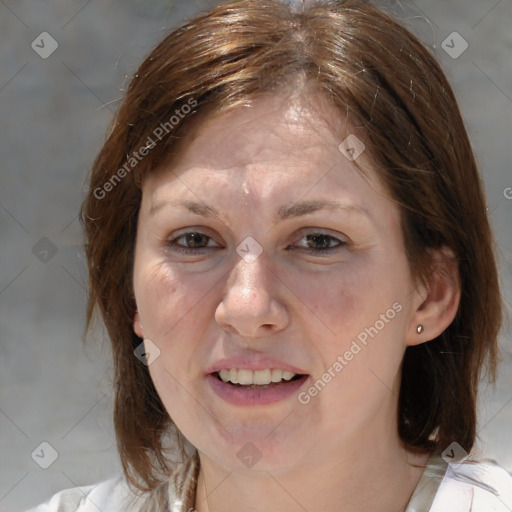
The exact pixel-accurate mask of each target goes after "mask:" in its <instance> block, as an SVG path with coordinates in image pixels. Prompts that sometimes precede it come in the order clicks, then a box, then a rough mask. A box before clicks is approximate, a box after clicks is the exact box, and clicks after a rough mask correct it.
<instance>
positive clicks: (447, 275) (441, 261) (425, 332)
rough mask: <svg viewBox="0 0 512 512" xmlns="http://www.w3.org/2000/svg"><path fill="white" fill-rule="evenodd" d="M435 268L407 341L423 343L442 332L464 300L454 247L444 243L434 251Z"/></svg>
mask: <svg viewBox="0 0 512 512" xmlns="http://www.w3.org/2000/svg"><path fill="white" fill-rule="evenodd" d="M431 255H432V266H433V272H432V274H431V275H430V276H429V278H428V285H427V288H426V297H425V294H423V297H424V299H422V300H420V301H419V302H420V303H419V305H418V307H417V309H416V312H415V313H414V315H413V317H412V319H411V323H410V325H409V331H408V333H407V336H406V344H407V345H419V344H420V343H425V342H427V341H430V340H433V339H434V338H436V337H437V336H439V335H440V334H441V333H442V332H443V331H444V330H446V329H447V327H448V326H449V325H450V324H451V323H452V321H453V319H454V318H455V315H456V314H457V310H458V308H459V302H460V277H459V268H458V263H457V260H456V258H455V255H454V254H453V251H452V250H451V249H449V248H447V247H442V248H440V249H436V250H434V251H431ZM420 299H421V298H420Z"/></svg>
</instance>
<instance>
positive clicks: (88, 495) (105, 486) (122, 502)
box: [27, 476, 139, 512]
mask: <svg viewBox="0 0 512 512" xmlns="http://www.w3.org/2000/svg"><path fill="white" fill-rule="evenodd" d="M138 501H139V497H138V496H137V495H135V494H134V493H133V492H132V491H131V490H130V488H129V487H128V484H127V483H126V481H125V479H124V478H123V477H122V476H118V477H116V478H111V479H110V480H105V481H103V482H100V483H98V484H95V485H89V486H86V487H73V488H70V489H65V490H63V491H60V492H58V493H57V494H55V495H54V496H52V497H51V498H50V499H49V500H48V501H47V502H45V503H42V504H41V505H38V506H37V507H35V508H32V509H30V510H28V511H27V512H98V510H101V511H102V512H119V511H121V510H122V511H125V510H127V511H128V510H131V508H130V507H133V506H134V505H135V504H136V503H137V502H138Z"/></svg>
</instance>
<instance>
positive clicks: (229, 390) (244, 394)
mask: <svg viewBox="0 0 512 512" xmlns="http://www.w3.org/2000/svg"><path fill="white" fill-rule="evenodd" d="M307 378H308V376H307V375H304V376H302V377H301V378H300V379H297V380H292V381H288V382H287V383H286V384H277V385H275V386H271V387H269V388H243V387H239V386H233V385H232V384H228V383H227V382H223V381H221V380H219V379H218V378H217V377H216V376H215V375H212V374H209V375H207V376H206V380H207V381H208V382H209V383H210V386H211V387H212V388H213V390H214V391H215V393H217V395H219V396H220V397H221V398H222V399H223V400H225V401H226V402H229V403H230V404H235V405H267V404H273V403H275V402H280V401H281V400H284V399H285V398H288V397H289V396H290V395H293V394H296V393H297V391H298V390H299V388H300V387H301V386H302V385H303V384H304V382H305V381H306V380H307Z"/></svg>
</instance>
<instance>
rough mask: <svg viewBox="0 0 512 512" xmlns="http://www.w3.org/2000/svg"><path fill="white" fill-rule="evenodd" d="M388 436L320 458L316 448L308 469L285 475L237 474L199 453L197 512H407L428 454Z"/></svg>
mask: <svg viewBox="0 0 512 512" xmlns="http://www.w3.org/2000/svg"><path fill="white" fill-rule="evenodd" d="M363 437H365V436H363ZM385 437H386V436H385V435H380V436H375V437H374V438H373V439H374V440H373V442H371V443H368V442H366V441H367V440H366V439H365V440H364V441H365V442H362V440H361V441H359V442H355V443H350V446H349V447H348V446H346V447H344V449H337V450H332V445H330V449H329V451H328V452H327V453H325V454H321V447H315V449H313V450H311V453H308V454H307V456H305V457H304V459H303V460H304V464H300V465H297V466H296V467H294V468H293V469H288V470H286V471H280V470H279V471H278V470H276V471H252V472H250V473H239V472H233V471H229V469H227V468H225V467H223V466H222V465H220V464H218V463H216V462H215V461H213V460H212V459H210V458H209V457H208V456H207V455H205V454H204V453H202V452H200V453H199V456H200V461H201V466H200V471H199V476H198V485H197V494H196V506H195V509H196V511H197V512H220V511H225V510H237V509H240V510H246V511H250V512H260V511H262V512H263V511H265V512H268V511H272V512H281V511H283V512H285V511H286V512H304V511H305V510H325V511H333V512H334V511H336V512H340V511H343V512H361V510H370V511H373V510H379V512H403V511H405V509H406V508H407V504H408V502H409V500H410V498H411V495H412V493H413V492H414V489H415V488H416V486H417V484H418V482H419V480H420V478H421V476H422V474H423V469H424V466H425V464H426V463H427V460H428V455H427V454H420V455H414V454H411V453H410V452H407V451H406V450H404V449H403V447H402V446H401V444H400V442H399V441H398V439H397V438H395V437H396V436H394V437H391V436H389V437H391V438H390V439H386V438H385ZM360 439H361V438H360ZM334 453H338V455H337V456H334V455H333V454H334ZM312 454H316V455H312ZM318 454H320V456H318ZM415 466H419V467H415ZM369 482H371V485H368V483H369Z"/></svg>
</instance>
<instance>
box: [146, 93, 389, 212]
mask: <svg viewBox="0 0 512 512" xmlns="http://www.w3.org/2000/svg"><path fill="white" fill-rule="evenodd" d="M349 134H350V128H349V127H348V126H347V123H346V120H345V118H344V117H343V116H342V115H341V114H340V113H339V112H338V111H336V110H335V109H333V108H332V106H331V105H330V104H329V102H328V100H326V99H325V98H324V97H322V96H315V97H308V98H305V97H304V96H299V95H292V96H290V95H288V96H266V97H260V98H258V99H257V100H254V101H253V102H252V103H251V105H250V106H249V107H246V106H239V107H236V108H235V109H233V110H231V111H228V112H226V113H223V114H220V115H217V116H215V117H211V118H209V119H207V120H205V121H204V122H201V123H198V124H196V125H195V126H194V127H193V129H192V131H191V132H189V137H190V138H189V140H188V141H186V144H185V145H184V146H182V151H181V152H180V154H179V156H178V157H177V158H176V157H175V158H174V159H173V161H172V163H169V162H168V163H167V164H164V165H162V166H161V167H160V168H159V169H157V170H156V172H153V173H152V174H150V175H149V176H148V177H147V178H148V179H147V180H145V183H144V187H143V191H144V194H143V203H144V208H143V209H145V210H147V211H148V212H149V211H151V210H154V209H155V206H158V205H160V204H162V203H165V202H167V201H171V202H175V201H176V200H180V201H187V200H188V201H198V200H199V201H202V200H203V201H205V202H206V203H208V204H215V205H217V209H219V208H220V209H224V210H239V211H241V210H246V209H254V208H258V207H262V208H266V206H267V205H268V204H272V205H274V206H273V211H272V214H274V213H277V210H278V209H279V208H281V207H282V206H287V205H288V206H289V205H290V204H291V203H293V202H295V201H298V200H299V199H301V198H303V199H312V200H321V201H329V200H331V201H333V200H336V201H338V200H342V201H344V202H345V203H346V204H351V205H352V206H356V207H361V208H365V209H366V208H367V207H368V206H370V205H371V206H372V208H373V209H374V210H379V209H380V210H382V209H386V208H387V209H389V208H390V205H389V200H388V199H387V198H386V196H387V194H386V192H385V190H384V187H382V185H381V184H380V181H379V179H378V177H377V175H376V173H375V171H374V169H373V168H372V165H371V162H370V160H369V158H368V157H367V156H366V155H365V154H364V152H363V153H362V154H361V155H360V156H359V157H358V159H357V164H358V165H357V166H356V165H355V163H354V162H351V161H349V159H347V158H346V157H345V156H343V155H342V153H341V152H340V150H339V149H338V146H339V145H340V142H341V141H343V140H344V139H345V138H346V137H347V136H348V135H349ZM358 167H361V168H363V169H364V175H363V174H362V173H361V171H360V169H358ZM305 196H307V197H305ZM392 206H393V205H391V207H392ZM274 210H276V211H275V212H274ZM267 213H270V212H267ZM388 213H389V212H388Z"/></svg>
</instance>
